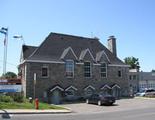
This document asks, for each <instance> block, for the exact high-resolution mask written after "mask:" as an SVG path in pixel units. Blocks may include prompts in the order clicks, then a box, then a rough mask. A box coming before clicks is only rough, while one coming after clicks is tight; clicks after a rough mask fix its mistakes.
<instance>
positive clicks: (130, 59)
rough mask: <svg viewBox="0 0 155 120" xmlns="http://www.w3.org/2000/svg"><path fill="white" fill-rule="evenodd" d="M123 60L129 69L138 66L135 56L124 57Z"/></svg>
mask: <svg viewBox="0 0 155 120" xmlns="http://www.w3.org/2000/svg"><path fill="white" fill-rule="evenodd" d="M124 62H125V63H126V64H128V65H130V66H131V67H130V68H131V69H138V70H139V68H140V66H139V59H138V58H135V57H126V58H125V59H124Z"/></svg>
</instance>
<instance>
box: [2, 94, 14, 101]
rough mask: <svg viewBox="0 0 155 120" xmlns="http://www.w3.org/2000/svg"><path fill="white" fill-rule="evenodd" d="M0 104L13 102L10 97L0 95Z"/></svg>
mask: <svg viewBox="0 0 155 120" xmlns="http://www.w3.org/2000/svg"><path fill="white" fill-rule="evenodd" d="M0 102H13V99H12V98H11V97H10V96H6V95H0Z"/></svg>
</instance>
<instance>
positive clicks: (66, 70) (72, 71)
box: [65, 59, 74, 78]
mask: <svg viewBox="0 0 155 120" xmlns="http://www.w3.org/2000/svg"><path fill="white" fill-rule="evenodd" d="M67 62H72V70H71V71H70V70H68V69H67ZM70 65H71V64H70ZM70 67H71V66H70ZM67 72H70V73H72V74H73V75H72V76H67ZM65 75H66V77H67V78H73V77H74V60H70V59H68V60H66V62H65Z"/></svg>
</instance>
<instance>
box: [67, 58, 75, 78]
mask: <svg viewBox="0 0 155 120" xmlns="http://www.w3.org/2000/svg"><path fill="white" fill-rule="evenodd" d="M73 76H74V61H73V60H66V77H73Z"/></svg>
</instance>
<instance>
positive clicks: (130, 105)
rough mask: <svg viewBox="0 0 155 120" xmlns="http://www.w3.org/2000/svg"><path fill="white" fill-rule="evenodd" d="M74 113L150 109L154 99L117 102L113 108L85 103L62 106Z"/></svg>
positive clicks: (154, 103)
mask: <svg viewBox="0 0 155 120" xmlns="http://www.w3.org/2000/svg"><path fill="white" fill-rule="evenodd" d="M62 106H63V107H67V108H70V109H71V110H72V111H73V112H75V113H83V114H85V113H95V112H97V113H99V112H115V111H125V110H133V109H143V108H151V107H153V106H155V99H154V98H133V99H121V100H117V101H116V103H115V104H114V105H113V106H98V105H93V104H86V103H74V104H63V105H62Z"/></svg>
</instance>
